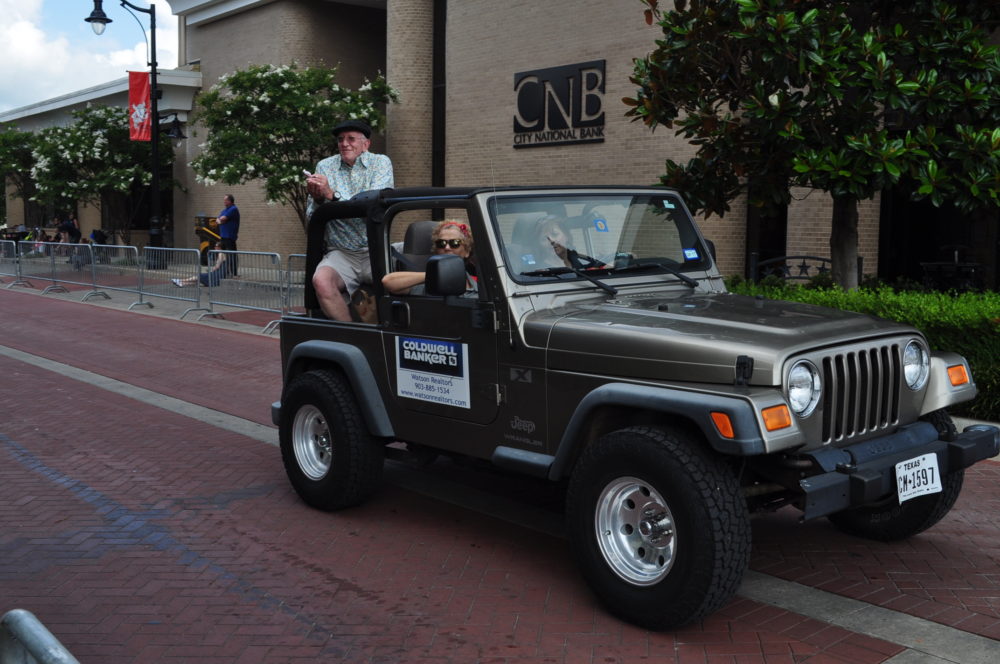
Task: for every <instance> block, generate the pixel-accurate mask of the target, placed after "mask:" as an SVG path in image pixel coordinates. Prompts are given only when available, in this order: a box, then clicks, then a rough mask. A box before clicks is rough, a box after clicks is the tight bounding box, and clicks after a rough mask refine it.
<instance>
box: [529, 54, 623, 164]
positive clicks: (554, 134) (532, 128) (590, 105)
mask: <svg viewBox="0 0 1000 664" xmlns="http://www.w3.org/2000/svg"><path fill="white" fill-rule="evenodd" d="M514 95H515V98H516V104H517V106H516V110H515V112H514V147H515V148H537V147H542V146H546V145H571V144H574V143H600V142H603V141H604V60H594V61H592V62H581V63H579V64H575V65H564V66H562V67H550V68H548V69H536V70H534V71H522V72H519V73H517V74H514Z"/></svg>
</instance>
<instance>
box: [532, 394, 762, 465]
mask: <svg viewBox="0 0 1000 664" xmlns="http://www.w3.org/2000/svg"><path fill="white" fill-rule="evenodd" d="M604 406H624V407H629V408H638V409H641V410H647V411H652V412H657V413H664V414H667V415H678V416H681V417H684V418H686V419H689V420H691V421H693V422H694V423H695V425H696V426H697V427H698V428H699V429H700V431H701V433H702V434H703V435H704V436H705V439H706V440H707V441H708V444H709V445H710V446H711V447H712V449H714V450H716V451H717V452H720V453H722V454H726V455H732V456H751V455H757V454H765V453H766V451H767V450H766V447H765V444H764V439H763V437H762V436H761V433H760V428H759V425H758V423H757V417H756V414H755V412H754V405H753V403H752V402H751V401H750V400H749V399H745V398H741V397H738V396H730V395H723V394H711V393H706V392H696V391H690V390H680V389H676V388H669V387H659V386H654V385H634V384H630V383H607V384H605V385H601V386H600V387H598V388H597V389H595V390H593V391H592V392H590V393H589V394H587V396H585V397H584V398H583V399H581V400H580V403H579V404H578V405H577V407H576V410H575V411H574V412H573V415H572V417H571V418H570V420H569V424H567V426H566V430H565V431H564V432H563V435H562V439H561V440H560V441H559V447H558V449H557V450H556V455H555V457H554V459H553V461H552V465H551V466H550V467H549V472H548V476H549V479H551V480H559V479H561V478H562V477H564V476H565V475H566V474H567V473H568V472H569V470H570V468H569V466H570V463H571V462H572V460H573V459H574V458H575V457H576V453H577V451H578V450H579V447H580V446H581V445H582V444H583V442H582V441H583V440H584V436H582V435H581V433H582V431H583V430H584V428H585V427H586V426H587V423H588V422H589V421H590V418H591V415H592V414H593V412H594V411H595V410H596V409H598V408H602V407H604ZM713 411H716V412H722V413H725V414H726V415H728V416H729V419H730V421H731V422H732V425H733V431H734V432H735V433H736V435H735V436H734V437H733V438H724V437H723V436H722V435H721V434H720V433H719V431H718V429H716V427H715V424H714V423H713V422H712V418H711V413H712V412H713Z"/></svg>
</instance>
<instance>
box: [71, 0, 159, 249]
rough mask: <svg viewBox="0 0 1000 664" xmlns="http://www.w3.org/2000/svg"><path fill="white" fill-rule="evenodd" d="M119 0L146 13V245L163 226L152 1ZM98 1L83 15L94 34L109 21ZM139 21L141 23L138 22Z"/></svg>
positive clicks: (156, 238)
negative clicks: (148, 114) (149, 164)
mask: <svg viewBox="0 0 1000 664" xmlns="http://www.w3.org/2000/svg"><path fill="white" fill-rule="evenodd" d="M119 2H120V3H121V6H122V7H124V8H125V9H126V11H127V10H128V9H133V10H135V11H137V12H142V13H143V14H149V63H148V64H149V97H150V105H151V108H150V112H151V114H152V115H151V118H152V120H153V121H152V123H151V125H152V126H151V127H150V134H151V136H150V138H151V139H152V146H151V148H152V157H153V167H152V169H151V170H150V183H149V184H150V189H151V190H152V191H151V193H150V197H149V246H151V247H162V246H163V228H162V225H161V222H162V219H161V216H160V115H159V103H158V102H159V96H160V89H159V88H157V87H156V5H155V4H153V3H149V9H143V8H142V7H136V6H135V5H133V4H132V3H131V2H128V0H119ZM102 4H103V0H94V11H92V12H91V13H90V16H88V17H87V18H85V19H84V20H85V21H86V22H87V23H90V27H91V28H93V29H94V34H97V35H100V34H103V33H104V28H105V27H107V25H108V23H111V19H110V18H108V16H107V14H105V13H104V10H103V9H102V7H101V5H102ZM133 16H134V14H133ZM138 20H139V19H138V17H136V21H138ZM139 25H140V27H142V24H141V23H140V24H139Z"/></svg>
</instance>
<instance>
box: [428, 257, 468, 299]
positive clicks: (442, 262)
mask: <svg viewBox="0 0 1000 664" xmlns="http://www.w3.org/2000/svg"><path fill="white" fill-rule="evenodd" d="M466 278H467V277H466V274H465V261H464V260H463V259H462V258H461V257H460V256H455V255H454V254H444V255H441V256H431V257H430V258H428V259H427V273H426V278H425V279H424V286H425V288H426V291H427V294H428V295H462V294H464V293H465V283H466Z"/></svg>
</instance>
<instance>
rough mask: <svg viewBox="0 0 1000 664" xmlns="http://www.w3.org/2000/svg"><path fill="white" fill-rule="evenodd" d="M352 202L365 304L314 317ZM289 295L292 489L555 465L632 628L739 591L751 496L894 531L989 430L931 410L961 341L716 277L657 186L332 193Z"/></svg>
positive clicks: (955, 484)
mask: <svg viewBox="0 0 1000 664" xmlns="http://www.w3.org/2000/svg"><path fill="white" fill-rule="evenodd" d="M358 217H361V218H364V219H365V220H366V222H367V229H368V239H369V247H370V252H371V263H372V274H373V280H372V281H373V283H372V284H371V285H370V286H367V287H366V290H367V292H368V298H369V300H368V303H369V307H368V308H369V309H370V314H365V313H364V312H360V311H359V312H358V316H357V318H358V320H356V321H354V322H335V321H331V320H327V319H325V318H324V317H323V316H322V314H321V313H320V312H319V310H318V307H317V305H316V300H315V296H314V293H313V292H312V290H311V288H310V286H309V284H310V277H311V273H312V270H314V269H315V266H316V263H317V262H318V261H319V259H320V257H321V256H322V253H323V251H324V247H323V245H322V242H323V228H324V227H325V225H326V224H327V223H338V220H340V219H346V218H358ZM445 218H449V219H451V218H454V219H457V220H459V222H460V223H462V224H465V225H467V228H468V229H469V231H470V234H471V238H472V239H473V240H474V247H473V251H472V254H471V255H470V256H469V258H468V259H467V260H463V258H462V257H460V256H457V255H437V254H435V250H434V248H432V246H431V243H430V239H429V238H430V234H431V232H432V229H433V227H434V225H435V224H434V223H433V222H432V220H435V219H445ZM400 238H402V240H400ZM397 270H409V271H417V272H424V273H425V278H424V288H423V289H421V292H420V294H408V295H393V294H391V293H389V292H387V291H386V289H385V288H383V286H382V284H381V279H382V277H383V276H384V275H385V274H387V273H389V272H393V271H397ZM469 273H471V274H473V275H474V282H470V281H469V276H468V274H469ZM470 283H474V286H475V287H474V288H470ZM305 302H306V308H307V314H306V315H303V316H286V317H285V318H284V319H283V320H282V322H281V350H282V361H283V363H284V364H283V366H284V388H283V391H282V396H281V401H280V402H279V403H276V404H275V405H274V407H273V409H272V410H273V413H272V415H273V419H274V422H275V424H276V425H278V426H279V427H280V436H281V452H282V457H283V460H284V465H285V469H286V471H287V473H288V477H289V479H290V480H291V483H292V485H293V486H294V487H295V489H296V491H297V492H298V493H299V495H300V496H301V497H302V498H303V500H304V501H305V502H307V503H308V504H309V505H312V506H314V507H317V508H320V509H327V510H332V509H340V508H344V507H347V506H350V505H355V504H357V503H359V502H361V501H362V500H364V499H365V498H366V497H367V496H369V495H370V494H371V493H372V492H373V491H374V490H375V489H376V487H377V485H378V483H379V479H380V476H381V472H382V465H383V459H384V457H385V455H386V454H387V453H399V451H400V450H401V449H405V450H406V451H408V452H409V453H410V454H413V455H416V456H419V457H422V458H428V457H429V456H433V455H435V454H445V455H454V456H464V457H472V458H476V459H480V460H486V461H489V462H491V463H492V464H493V465H495V466H497V467H499V468H502V469H505V470H507V471H514V472H517V473H522V474H525V475H529V476H533V477H537V478H540V479H541V480H547V481H551V482H565V485H566V493H565V502H566V509H565V512H566V520H567V526H568V532H569V535H570V539H571V543H570V546H571V547H572V549H573V551H574V553H575V555H576V557H577V559H578V560H579V563H580V567H581V570H582V573H583V575H584V577H585V578H586V580H587V582H588V583H589V584H590V586H591V587H592V588H593V590H594V592H595V593H596V595H597V596H598V597H599V598H600V599H601V600H602V601H603V602H604V604H605V605H606V606H607V607H608V608H609V610H611V611H612V612H613V613H615V614H616V615H619V616H621V617H622V618H624V619H625V620H628V621H631V622H633V623H636V624H638V625H641V626H644V627H648V628H653V629H664V628H667V627H672V626H676V625H679V624H682V623H684V622H687V621H690V620H692V619H696V618H699V617H702V616H704V615H706V614H708V613H710V612H711V611H713V610H715V609H717V608H719V607H720V606H721V605H722V604H723V603H725V602H726V601H727V600H729V599H730V598H731V597H732V595H733V594H734V593H735V592H736V590H737V589H738V587H739V585H740V581H741V579H742V577H743V574H744V571H745V569H746V567H747V563H748V559H749V556H750V544H751V536H750V525H749V515H750V513H751V512H754V511H759V510H775V509H778V508H781V507H784V506H787V505H791V506H794V507H796V508H798V509H799V510H801V512H802V516H803V518H806V519H812V518H816V517H827V518H828V519H829V520H830V521H832V522H833V523H834V524H835V525H836V526H837V527H838V528H840V529H841V530H843V531H845V532H847V533H850V534H852V535H856V536H860V537H867V538H872V539H878V540H896V539H902V538H906V537H909V536H911V535H915V534H917V533H920V532H921V531H923V530H925V529H927V528H929V527H931V526H933V525H934V524H935V523H936V522H937V521H939V520H940V519H941V518H942V517H943V516H944V515H945V514H946V513H947V512H948V510H949V509H951V507H952V505H954V503H955V499H956V498H957V497H958V494H959V492H960V491H961V488H962V478H963V469H964V468H966V467H968V466H970V465H971V464H973V463H975V462H977V461H980V460H982V459H986V458H989V457H991V456H994V455H996V454H997V452H998V443H1000V433H998V431H997V429H996V428H993V427H970V428H968V429H966V430H965V431H964V432H961V433H960V432H958V431H956V429H955V426H954V425H953V423H952V420H951V419H950V418H949V416H948V415H947V413H946V411H945V409H946V408H947V407H948V406H951V405H952V404H956V403H959V402H963V401H967V400H970V399H972V398H973V397H974V396H975V394H976V388H975V385H974V383H973V380H972V375H971V373H970V371H969V367H968V364H967V363H966V361H965V360H964V359H963V358H962V357H960V356H958V355H956V354H953V353H947V352H937V351H932V350H931V349H930V348H929V347H928V344H927V340H926V339H925V338H924V337H923V335H922V334H921V333H920V332H919V331H917V330H915V329H913V328H910V327H907V326H905V325H900V324H898V323H893V322H889V321H885V320H880V319H877V318H873V317H871V316H865V315H860V314H855V313H849V312H843V311H835V310H830V309H823V308H818V307H812V306H806V305H802V304H793V303H788V302H778V301H770V300H765V299H761V298H748V297H742V296H736V295H732V294H729V293H727V292H726V289H725V286H724V283H723V279H722V276H721V275H720V274H719V271H718V269H717V268H716V266H715V263H714V260H713V257H712V253H711V251H710V247H709V244H708V243H707V242H706V241H705V239H704V238H703V237H702V236H701V234H700V232H699V230H698V228H697V226H696V225H695V223H694V221H693V220H692V218H691V215H690V213H689V211H688V209H687V207H686V206H685V204H684V201H683V200H682V198H681V196H680V195H679V194H678V193H677V192H675V191H671V190H667V189H663V188H653V187H562V188H551V187H546V188H540V187H534V188H527V187H521V188H502V189H496V188H480V189H473V188H461V189H459V188H432V189H397V190H389V189H387V190H383V191H380V192H366V193H365V194H362V195H360V196H358V197H356V198H355V199H352V200H350V201H343V202H336V203H328V204H326V205H324V206H323V207H321V208H320V209H319V210H318V211H317V212H316V214H315V215H314V216H313V218H312V219H311V222H310V227H309V248H308V260H307V270H306V279H305Z"/></svg>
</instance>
